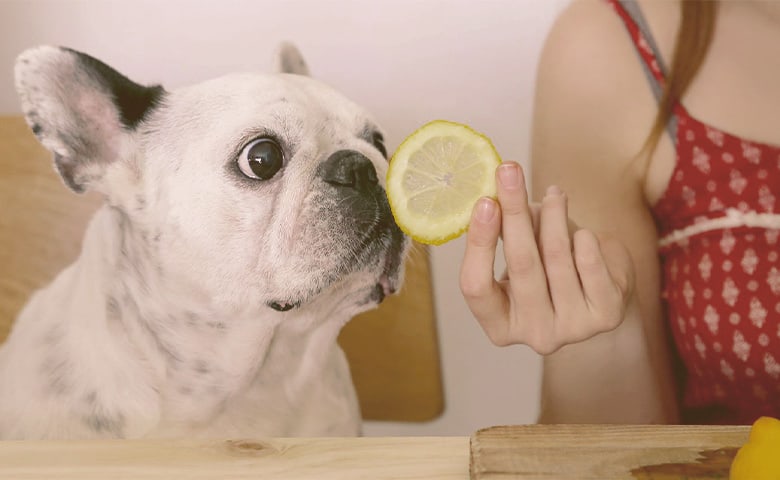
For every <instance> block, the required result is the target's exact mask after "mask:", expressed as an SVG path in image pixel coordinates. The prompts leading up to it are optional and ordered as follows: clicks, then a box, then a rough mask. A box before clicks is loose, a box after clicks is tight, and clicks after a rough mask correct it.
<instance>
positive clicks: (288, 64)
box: [275, 42, 309, 76]
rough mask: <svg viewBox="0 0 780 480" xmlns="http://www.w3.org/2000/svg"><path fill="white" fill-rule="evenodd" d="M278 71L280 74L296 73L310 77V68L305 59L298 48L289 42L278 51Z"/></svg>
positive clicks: (284, 43) (283, 44)
mask: <svg viewBox="0 0 780 480" xmlns="http://www.w3.org/2000/svg"><path fill="white" fill-rule="evenodd" d="M275 63H276V71H277V72H278V73H294V74H296V75H306V76H309V67H308V66H307V65H306V60H304V59H303V55H301V52H300V50H298V47H296V46H295V45H293V44H292V43H289V42H283V43H282V44H280V45H279V47H278V48H277V49H276V61H275Z"/></svg>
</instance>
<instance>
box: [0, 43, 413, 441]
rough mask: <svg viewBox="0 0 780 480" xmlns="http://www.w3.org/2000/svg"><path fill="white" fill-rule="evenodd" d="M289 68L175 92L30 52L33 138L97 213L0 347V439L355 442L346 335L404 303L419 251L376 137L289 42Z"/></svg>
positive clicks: (280, 65)
mask: <svg viewBox="0 0 780 480" xmlns="http://www.w3.org/2000/svg"><path fill="white" fill-rule="evenodd" d="M276 63H277V72H275V73H272V74H254V73H246V74H230V75H226V76H223V77H220V78H216V79H213V80H209V81H205V82H203V83H199V84H195V85H192V86H186V87H183V88H176V89H165V88H163V87H162V86H143V85H140V84H138V83H135V82H133V81H131V80H129V79H128V78H127V77H125V76H124V75H122V74H120V73H119V72H117V71H116V70H114V69H113V68H111V67H109V66H107V65H106V64H105V63H103V62H101V61H99V60H97V59H95V58H93V57H91V56H88V55H86V54H84V53H80V52H77V51H74V50H71V49H68V48H60V47H51V46H43V47H37V48H33V49H30V50H27V51H25V52H23V53H22V54H21V55H20V56H19V57H18V59H17V62H16V65H15V78H16V88H17V90H18V93H19V97H20V99H21V106H22V110H23V112H24V115H25V118H26V121H27V123H28V125H29V126H30V128H31V129H32V131H33V132H34V133H35V135H36V136H37V138H38V139H39V141H40V142H41V143H42V144H43V145H44V146H45V147H46V148H48V149H49V150H50V151H51V152H52V153H53V159H54V166H55V168H56V170H57V171H58V172H59V174H60V175H61V176H62V179H63V181H64V183H65V184H66V185H67V186H68V187H70V188H71V189H72V190H74V191H75V192H83V191H86V190H93V191H97V192H99V193H100V194H101V195H102V196H103V197H104V198H105V203H104V205H103V206H102V207H101V208H100V210H98V212H97V213H96V214H95V216H94V217H93V218H92V219H91V221H90V223H89V226H88V228H87V230H86V233H85V236H84V239H83V244H82V251H81V253H80V256H79V257H78V259H77V260H76V261H75V262H74V263H73V264H71V265H70V266H69V267H67V268H66V269H65V270H63V271H62V272H60V274H59V275H58V276H57V277H56V278H55V279H54V280H53V282H52V283H51V284H50V285H48V286H47V287H45V288H43V289H42V290H39V291H37V292H35V293H34V294H33V296H32V297H31V299H30V300H29V302H28V303H27V305H26V306H25V307H24V308H23V310H22V311H21V313H20V315H19V317H18V318H17V320H16V322H15V324H14V327H13V330H12V332H11V334H10V336H9V338H8V340H7V342H6V343H5V344H4V345H3V346H2V347H1V348H0V439H70V438H79V439H92V438H139V437H156V438H165V437H249V436H255V437H256V436H351V435H359V434H360V432H361V418H360V411H359V406H358V402H357V397H356V394H355V389H354V386H353V384H352V380H351V376H350V371H349V366H348V364H347V362H346V358H345V356H344V353H343V351H342V350H341V349H340V348H339V346H338V344H337V343H336V338H337V335H338V333H339V331H340V329H341V328H342V326H343V325H344V324H345V323H346V322H347V321H349V320H350V319H351V318H352V317H353V316H354V315H356V314H358V313H360V312H362V311H365V310H368V309H371V308H375V307H376V306H377V305H378V304H379V303H380V302H381V301H382V300H383V299H384V298H385V296H386V295H390V294H393V293H395V292H396V291H397V290H398V289H399V287H400V285H401V283H402V277H403V261H404V257H405V255H406V252H407V250H408V247H409V240H408V238H407V237H406V236H405V235H404V234H403V233H402V232H401V231H400V229H399V228H398V227H397V226H396V224H395V222H394V221H393V217H392V215H391V212H390V209H389V206H388V202H387V198H386V194H385V190H384V177H385V173H386V171H387V151H386V149H385V146H384V143H383V136H382V133H381V130H380V128H379V127H378V125H377V123H376V122H375V121H374V120H373V119H372V118H371V116H370V115H369V114H368V113H367V112H366V111H365V110H364V109H363V108H361V107H360V106H358V105H357V104H355V103H354V102H352V101H350V100H348V99H347V98H345V97H344V96H343V95H342V94H340V93H338V92H337V91H335V90H334V89H332V88H330V87H328V86H326V85H325V84H323V83H322V82H319V81H317V80H314V79H312V78H311V76H309V75H308V68H307V67H306V63H305V62H304V60H303V58H302V56H301V55H300V52H299V51H298V50H297V49H296V48H295V47H294V46H292V45H290V44H283V45H282V46H281V48H280V49H279V53H278V55H277V57H276ZM52 241H56V233H54V232H53V233H52Z"/></svg>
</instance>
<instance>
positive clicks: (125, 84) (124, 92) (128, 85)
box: [63, 48, 165, 129]
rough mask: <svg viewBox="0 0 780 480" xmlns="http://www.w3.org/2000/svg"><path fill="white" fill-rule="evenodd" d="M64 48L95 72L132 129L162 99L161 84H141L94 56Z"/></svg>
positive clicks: (128, 126)
mask: <svg viewBox="0 0 780 480" xmlns="http://www.w3.org/2000/svg"><path fill="white" fill-rule="evenodd" d="M63 50H66V51H68V52H71V53H73V54H74V55H76V56H77V57H78V59H79V61H80V62H81V63H82V64H83V65H84V66H85V67H86V69H87V70H89V71H91V72H92V73H94V74H95V76H96V77H97V78H98V79H99V80H100V82H101V83H102V84H103V85H105V87H106V88H107V89H108V90H109V91H110V92H111V93H112V95H113V97H114V98H113V100H114V104H115V105H116V108H117V110H118V111H119V115H120V120H121V121H122V123H123V124H124V125H125V127H127V128H130V129H134V128H135V127H137V126H138V124H139V123H141V121H142V120H143V119H144V117H145V116H146V115H147V114H148V113H149V112H150V111H151V110H153V109H154V107H156V106H157V105H158V104H159V103H160V102H161V101H162V98H163V96H164V94H165V89H163V88H162V87H161V86H160V85H153V86H150V87H146V86H143V85H139V84H137V83H135V82H133V81H132V80H130V79H129V78H127V77H125V76H124V75H122V74H121V73H119V72H117V71H116V70H114V69H113V68H111V67H109V66H108V65H106V64H105V63H103V62H101V61H100V60H98V59H96V58H94V57H91V56H89V55H87V54H85V53H81V52H77V51H75V50H72V49H70V48H63Z"/></svg>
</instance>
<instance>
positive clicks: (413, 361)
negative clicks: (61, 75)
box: [0, 117, 444, 421]
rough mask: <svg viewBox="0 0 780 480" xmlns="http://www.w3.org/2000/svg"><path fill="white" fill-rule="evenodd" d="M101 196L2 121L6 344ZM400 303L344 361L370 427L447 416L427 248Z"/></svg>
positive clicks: (363, 327)
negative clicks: (79, 186) (69, 183)
mask: <svg viewBox="0 0 780 480" xmlns="http://www.w3.org/2000/svg"><path fill="white" fill-rule="evenodd" d="M101 201H102V200H101V198H100V196H99V195H97V194H91V193H88V194H86V195H77V194H74V193H73V192H71V191H70V190H68V189H67V188H66V187H65V185H64V184H63V182H62V181H61V179H60V178H59V176H58V175H57V173H56V172H55V171H54V168H53V166H52V162H51V154H50V153H49V152H48V151H47V150H45V149H44V148H43V147H42V146H41V145H40V143H38V141H37V140H36V138H35V137H34V136H33V134H32V132H30V130H29V128H28V127H27V125H26V124H25V122H24V120H23V119H22V118H20V117H0V342H3V341H4V340H5V338H6V337H7V335H8V333H9V331H10V329H11V327H12V323H13V320H14V318H16V316H17V315H18V313H19V311H20V310H21V309H22V307H23V305H24V304H25V302H26V301H27V299H28V298H29V296H30V294H31V293H32V292H33V291H35V290H37V289H39V288H41V287H43V286H45V285H46V284H47V283H49V282H50V281H51V280H52V279H53V278H54V276H55V275H56V274H57V272H59V271H60V270H62V269H63V268H64V267H65V266H67V265H68V264H69V263H71V262H72V261H73V260H74V259H75V258H76V256H77V255H78V252H79V250H80V248H81V239H82V236H83V233H84V230H85V228H86V225H87V222H88V221H89V218H90V217H91V216H92V214H93V213H94V212H95V210H97V208H98V207H99V206H100V204H101ZM406 278H407V280H406V283H405V285H404V288H403V290H402V292H401V294H400V295H397V296H394V297H391V298H388V299H387V300H385V302H384V303H383V304H382V305H381V306H380V308H379V309H377V310H373V311H371V312H367V313H364V314H362V315H360V316H359V317H356V318H355V319H353V321H352V322H350V323H349V324H348V325H347V326H346V327H345V328H344V330H343V331H342V334H341V336H340V337H339V343H340V344H341V346H342V348H343V349H344V351H345V352H346V355H347V358H348V360H349V363H350V367H351V369H352V376H353V380H354V382H355V386H356V388H357V392H358V397H359V399H360V405H361V408H362V411H363V418H365V419H370V420H393V421H426V420H431V419H434V418H436V417H437V416H438V415H439V414H441V412H442V411H443V408H444V400H443V392H442V382H441V371H440V365H439V353H438V338H437V333H436V323H435V317H434V309H433V299H432V290H431V275H430V270H429V259H428V252H427V249H425V248H424V247H422V246H420V245H415V248H414V249H413V251H412V254H411V255H410V257H409V260H408V262H407V276H406Z"/></svg>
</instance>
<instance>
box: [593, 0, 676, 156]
mask: <svg viewBox="0 0 780 480" xmlns="http://www.w3.org/2000/svg"><path fill="white" fill-rule="evenodd" d="M608 1H609V3H610V4H611V5H612V6H613V7H614V9H615V11H616V12H617V14H618V15H619V16H620V18H621V19H622V20H623V23H624V24H625V26H626V30H628V33H629V35H630V36H631V40H632V41H633V43H634V46H635V47H636V50H637V53H638V54H639V58H640V60H641V62H640V63H641V64H642V69H643V70H644V72H645V76H647V80H648V82H649V83H650V87H651V88H652V90H653V95H655V98H656V100H658V101H660V100H661V97H662V96H663V85H664V82H665V80H666V72H667V70H666V66H665V65H664V61H663V57H662V56H661V51H660V50H659V48H658V46H657V45H656V43H655V39H654V38H653V36H652V34H651V32H650V27H649V25H648V23H647V21H646V20H645V17H644V15H643V14H642V9H641V7H640V6H639V4H638V3H637V1H636V0H608ZM666 131H667V132H668V133H669V135H670V136H671V138H672V141H673V142H674V141H676V138H677V117H676V116H675V115H674V114H673V115H672V116H671V117H670V118H669V121H668V122H667V124H666Z"/></svg>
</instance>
